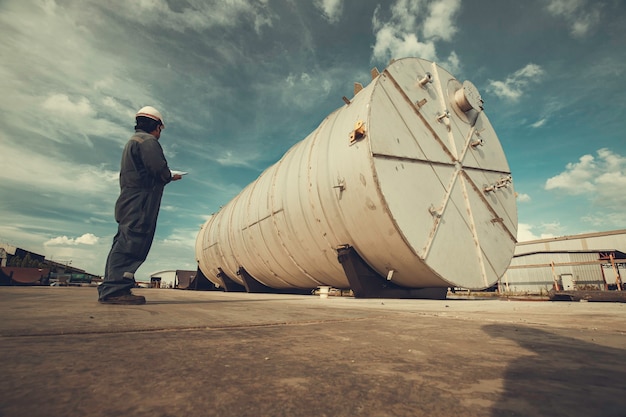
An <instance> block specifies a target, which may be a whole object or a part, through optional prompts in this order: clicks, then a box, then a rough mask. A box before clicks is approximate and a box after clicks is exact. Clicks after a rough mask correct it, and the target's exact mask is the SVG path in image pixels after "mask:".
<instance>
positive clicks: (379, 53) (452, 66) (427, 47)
mask: <svg viewBox="0 0 626 417" xmlns="http://www.w3.org/2000/svg"><path fill="white" fill-rule="evenodd" d="M460 5H461V3H460V0H437V1H430V2H429V1H426V0H397V1H396V2H395V3H394V4H393V5H392V6H391V16H390V18H389V19H387V20H383V19H382V18H381V15H382V11H381V6H378V7H377V8H376V10H375V12H374V16H373V17H372V27H373V29H374V32H375V36H376V41H375V43H374V46H373V48H372V60H377V61H382V62H388V61H389V60H391V59H399V58H404V57H418V58H423V59H427V60H430V61H437V62H439V61H441V62H440V63H441V65H442V66H443V67H445V68H446V69H448V70H449V71H451V72H455V71H457V70H458V68H459V59H458V56H457V55H456V53H455V52H454V51H453V52H452V53H451V54H450V56H449V57H448V58H447V59H446V60H440V59H439V57H438V55H437V51H436V46H435V43H436V42H439V41H450V40H452V37H453V36H454V34H455V33H456V32H457V27H456V25H455V22H454V18H455V17H456V14H457V12H458V10H459V8H460ZM422 9H426V10H425V12H422ZM422 15H424V16H426V17H425V18H424V19H423V20H419V19H418V17H421V16H422ZM418 34H421V36H422V38H421V39H420V38H419V37H418Z"/></svg>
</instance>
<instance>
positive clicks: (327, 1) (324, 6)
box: [314, 0, 343, 23]
mask: <svg viewBox="0 0 626 417" xmlns="http://www.w3.org/2000/svg"><path fill="white" fill-rule="evenodd" d="M314 4H315V7H317V8H318V9H320V10H321V11H322V13H323V15H324V17H325V18H326V19H327V20H328V21H329V22H330V23H335V22H337V21H339V19H340V18H341V13H342V11H343V0H316V1H315V3H314Z"/></svg>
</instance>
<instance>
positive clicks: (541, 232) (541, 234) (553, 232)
mask: <svg viewBox="0 0 626 417" xmlns="http://www.w3.org/2000/svg"><path fill="white" fill-rule="evenodd" d="M562 232H563V228H562V227H561V224H560V223H559V222H554V223H542V224H539V225H532V224H528V223H519V224H518V225H517V241H518V242H528V241H530V240H538V239H549V238H551V237H556V236H562V235H563V233H562Z"/></svg>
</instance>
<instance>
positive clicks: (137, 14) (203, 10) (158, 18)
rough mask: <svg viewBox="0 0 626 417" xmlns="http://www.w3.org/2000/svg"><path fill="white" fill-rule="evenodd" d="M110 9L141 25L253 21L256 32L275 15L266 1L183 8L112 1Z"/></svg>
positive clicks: (199, 27) (201, 26)
mask: <svg viewBox="0 0 626 417" xmlns="http://www.w3.org/2000/svg"><path fill="white" fill-rule="evenodd" d="M110 7H111V11H112V12H114V13H116V14H118V15H120V16H123V17H125V18H129V19H132V20H134V21H136V22H137V24H140V25H158V26H160V27H163V28H167V29H171V30H174V31H177V32H184V31H186V30H193V31H196V32H202V31H203V30H206V29H209V28H212V27H235V26H238V25H240V24H242V23H244V22H246V21H251V22H253V27H254V29H255V31H256V32H257V33H258V32H259V31H260V30H261V28H262V27H263V26H271V25H272V22H273V20H274V19H275V16H273V14H272V13H271V12H270V9H269V7H268V0H230V1H211V2H202V1H197V2H187V3H186V7H182V8H180V9H177V10H174V9H173V8H171V7H170V2H168V1H166V0H141V1H140V2H139V3H137V2H120V3H115V4H112V5H111V6H110Z"/></svg>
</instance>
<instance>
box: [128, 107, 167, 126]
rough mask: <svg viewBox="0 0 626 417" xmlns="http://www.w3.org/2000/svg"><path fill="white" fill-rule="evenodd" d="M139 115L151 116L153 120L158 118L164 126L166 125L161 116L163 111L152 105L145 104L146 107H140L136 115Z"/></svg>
mask: <svg viewBox="0 0 626 417" xmlns="http://www.w3.org/2000/svg"><path fill="white" fill-rule="evenodd" d="M137 116H144V117H149V118H150V119H153V120H158V121H159V122H161V124H162V125H163V127H165V123H163V116H161V112H159V111H158V110H157V109H155V108H154V107H152V106H145V107H142V108H140V109H139V111H138V112H137V114H136V115H135V117H137Z"/></svg>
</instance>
